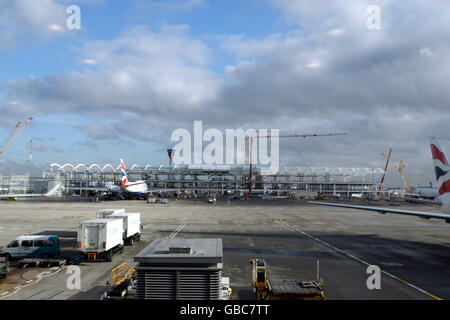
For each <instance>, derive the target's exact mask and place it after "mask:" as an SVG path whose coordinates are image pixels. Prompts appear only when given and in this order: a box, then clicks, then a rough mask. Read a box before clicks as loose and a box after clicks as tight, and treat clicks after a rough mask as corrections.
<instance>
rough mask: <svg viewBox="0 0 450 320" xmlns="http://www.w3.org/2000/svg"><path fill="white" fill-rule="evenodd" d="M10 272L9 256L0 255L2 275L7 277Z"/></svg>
mask: <svg viewBox="0 0 450 320" xmlns="http://www.w3.org/2000/svg"><path fill="white" fill-rule="evenodd" d="M8 272H9V260H8V258H7V257H0V277H4V278H6V276H7V275H8Z"/></svg>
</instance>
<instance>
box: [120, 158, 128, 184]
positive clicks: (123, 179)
mask: <svg viewBox="0 0 450 320" xmlns="http://www.w3.org/2000/svg"><path fill="white" fill-rule="evenodd" d="M120 171H121V173H122V184H121V186H122V188H123V187H125V185H126V184H127V183H128V179H127V172H126V171H125V165H124V164H123V160H122V159H120Z"/></svg>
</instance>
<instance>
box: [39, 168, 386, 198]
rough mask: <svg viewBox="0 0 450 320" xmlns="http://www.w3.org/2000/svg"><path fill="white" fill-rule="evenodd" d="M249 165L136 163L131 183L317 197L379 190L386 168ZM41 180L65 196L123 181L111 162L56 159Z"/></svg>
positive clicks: (198, 191)
mask: <svg viewBox="0 0 450 320" xmlns="http://www.w3.org/2000/svg"><path fill="white" fill-rule="evenodd" d="M249 172H250V168H249V166H229V165H186V166H177V165H174V166H163V165H161V166H158V167H154V166H151V165H146V166H138V165H132V166H131V167H130V168H129V169H127V175H128V180H129V181H136V180H145V181H146V182H147V185H148V190H150V191H152V192H153V193H159V194H166V195H173V194H186V195H192V194H195V195H199V196H202V195H205V196H206V195H218V196H227V195H231V194H236V193H241V194H243V193H247V192H248V191H249V185H250V181H251V183H252V194H266V195H270V196H294V197H313V196H317V195H333V194H334V195H341V196H344V197H351V195H352V194H354V193H364V192H370V191H375V190H377V189H378V187H379V183H380V180H381V176H382V174H383V172H384V171H383V170H382V169H380V168H324V167H322V168H318V167H284V168H280V170H279V171H278V173H277V174H272V173H270V172H269V171H268V170H266V169H265V168H260V167H253V170H252V177H251V179H250V175H249ZM38 180H44V181H51V182H52V183H61V184H62V185H63V186H64V189H63V194H65V195H73V194H80V195H83V194H88V193H92V191H93V190H95V189H98V188H103V187H105V186H108V185H112V184H114V185H120V181H121V171H120V166H118V167H116V168H115V167H113V166H112V165H110V164H106V165H104V166H100V165H98V164H92V165H85V164H77V165H75V164H64V165H60V164H57V163H53V164H51V165H50V169H49V170H44V172H43V176H42V178H39V179H38Z"/></svg>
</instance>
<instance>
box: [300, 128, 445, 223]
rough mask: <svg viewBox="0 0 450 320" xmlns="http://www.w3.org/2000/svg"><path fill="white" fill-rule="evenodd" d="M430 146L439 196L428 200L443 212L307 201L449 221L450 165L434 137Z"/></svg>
mask: <svg viewBox="0 0 450 320" xmlns="http://www.w3.org/2000/svg"><path fill="white" fill-rule="evenodd" d="M430 147H431V155H432V157H433V164H434V169H435V172H436V180H437V185H438V191H439V196H438V197H437V198H435V200H434V201H430V203H434V204H439V205H440V206H441V211H442V212H444V213H434V212H420V211H408V210H397V209H390V208H377V207H367V206H355V205H348V204H337V203H328V202H317V201H308V202H309V203H312V204H319V205H326V206H334V207H343V208H351V209H359V210H368V211H377V212H380V213H382V214H385V213H396V214H405V215H412V216H418V217H421V218H425V219H429V218H437V219H444V220H445V222H447V223H450V166H449V163H448V161H447V158H446V157H445V155H444V152H443V151H442V149H441V147H440V146H439V143H438V141H437V139H436V138H435V137H432V138H430Z"/></svg>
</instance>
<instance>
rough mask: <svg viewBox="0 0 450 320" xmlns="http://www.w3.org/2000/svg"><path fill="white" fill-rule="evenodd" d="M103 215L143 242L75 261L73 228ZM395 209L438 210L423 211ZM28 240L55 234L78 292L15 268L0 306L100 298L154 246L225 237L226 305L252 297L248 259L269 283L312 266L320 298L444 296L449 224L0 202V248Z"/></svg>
mask: <svg viewBox="0 0 450 320" xmlns="http://www.w3.org/2000/svg"><path fill="white" fill-rule="evenodd" d="M354 203H355V201H354ZM356 203H357V204H361V203H362V202H356ZM364 204H365V205H379V206H390V205H391V203H389V202H374V203H370V204H368V203H367V202H366V203H364ZM107 208H124V209H125V210H126V211H127V212H140V213H141V221H142V225H143V231H142V236H141V241H139V242H136V243H135V244H134V246H132V247H131V246H126V247H125V250H124V252H123V253H121V254H116V255H114V256H113V261H112V262H85V261H81V262H80V261H78V262H77V261H76V260H74V258H75V257H77V256H78V255H79V252H78V250H77V248H76V240H77V230H78V224H79V222H80V221H82V220H85V219H90V218H93V217H95V215H96V211H97V210H100V209H107ZM396 208H402V209H407V210H420V211H432V212H439V210H437V209H436V208H434V207H432V206H429V205H422V204H410V203H409V204H402V205H401V206H400V207H396ZM28 233H29V234H58V235H59V236H60V238H61V249H62V255H64V256H66V257H68V258H69V262H71V263H74V264H75V265H76V266H78V267H79V270H80V276H81V283H80V288H76V287H75V288H74V286H73V285H71V283H72V282H71V281H72V280H71V279H72V278H71V276H72V275H73V272H74V270H73V269H71V265H66V266H63V267H62V268H58V267H53V268H35V267H28V268H25V269H16V268H13V269H12V270H11V272H10V274H9V275H8V277H7V278H5V279H0V300H1V299H5V300H8V299H12V300H29V299H32V300H66V299H76V300H99V299H101V296H102V295H103V293H104V292H105V290H106V289H107V288H108V284H107V282H109V281H110V275H111V270H112V269H113V268H114V267H116V266H118V265H119V264H121V263H122V262H127V264H128V265H129V266H130V267H131V266H133V265H134V264H135V262H133V257H134V256H135V255H137V254H138V253H139V252H140V251H141V250H142V249H144V248H145V247H146V246H147V245H149V244H150V243H151V242H152V241H153V240H155V239H161V238H173V237H178V238H221V239H222V240H223V255H224V257H223V259H224V261H223V272H222V276H225V277H229V278H230V282H231V288H232V292H233V293H232V299H237V300H244V299H245V300H253V299H255V298H256V296H255V295H254V294H253V292H252V288H251V264H250V263H249V259H251V258H264V259H265V260H266V262H267V265H268V275H269V279H274V280H313V279H315V278H316V266H317V260H318V261H319V263H320V278H321V279H323V282H324V286H325V290H324V292H325V295H326V298H327V299H328V300H434V299H450V268H449V266H450V250H449V249H450V225H449V224H446V223H445V222H443V221H441V220H433V219H431V220H424V219H420V218H417V217H409V216H404V215H394V214H387V215H381V214H377V213H374V212H368V211H361V210H353V209H345V208H337V207H325V206H317V205H312V204H308V203H306V202H305V201H294V200H218V201H217V204H216V205H215V206H213V205H211V204H208V203H207V202H206V200H175V199H169V202H168V203H167V204H162V203H152V204H149V203H146V202H145V201H107V202H100V203H95V202H80V201H58V200H47V201H43V200H31V201H0V247H2V246H5V245H7V244H8V243H9V242H10V241H11V240H13V239H14V238H16V237H18V236H20V235H24V234H28ZM369 266H378V267H379V268H380V269H381V278H380V288H379V289H378V288H373V286H370V283H372V284H373V281H372V280H373V278H371V276H372V275H373V273H372V272H373V270H372V271H370V270H371V269H369V270H368V267H369ZM368 282H369V286H368Z"/></svg>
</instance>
